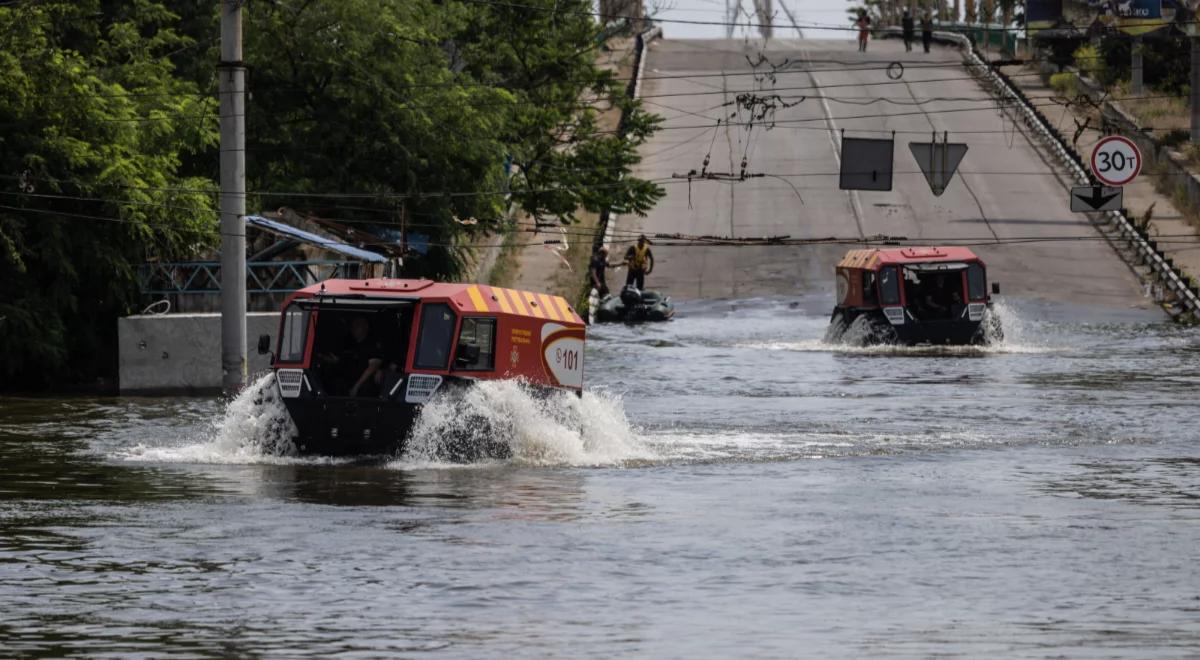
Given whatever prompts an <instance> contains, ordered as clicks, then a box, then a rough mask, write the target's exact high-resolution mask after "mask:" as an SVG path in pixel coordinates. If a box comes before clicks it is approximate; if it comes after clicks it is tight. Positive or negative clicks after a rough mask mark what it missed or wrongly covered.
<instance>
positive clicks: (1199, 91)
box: [1188, 26, 1200, 144]
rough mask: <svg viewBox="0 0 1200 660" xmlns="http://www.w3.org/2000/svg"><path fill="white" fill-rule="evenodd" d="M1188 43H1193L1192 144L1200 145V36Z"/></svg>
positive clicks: (1194, 37)
mask: <svg viewBox="0 0 1200 660" xmlns="http://www.w3.org/2000/svg"><path fill="white" fill-rule="evenodd" d="M1193 27H1194V26H1193ZM1188 41H1190V42H1192V93H1191V96H1192V98H1191V101H1192V144H1200V36H1193V37H1192V38H1191V39H1188Z"/></svg>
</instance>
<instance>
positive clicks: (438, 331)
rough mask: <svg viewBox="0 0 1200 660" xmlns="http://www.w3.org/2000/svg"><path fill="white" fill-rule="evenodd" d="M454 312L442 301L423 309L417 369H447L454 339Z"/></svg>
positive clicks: (418, 340)
mask: <svg viewBox="0 0 1200 660" xmlns="http://www.w3.org/2000/svg"><path fill="white" fill-rule="evenodd" d="M454 321H455V318H454V312H452V311H450V306H449V305H445V304H442V303H433V304H429V305H425V306H424V307H423V309H422V310H421V329H420V331H419V333H420V334H419V336H418V338H417V356H416V359H415V360H413V367H415V368H417V369H445V368H446V362H447V361H449V359H450V346H451V344H452V342H453V341H454Z"/></svg>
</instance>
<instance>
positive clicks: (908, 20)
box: [900, 7, 913, 53]
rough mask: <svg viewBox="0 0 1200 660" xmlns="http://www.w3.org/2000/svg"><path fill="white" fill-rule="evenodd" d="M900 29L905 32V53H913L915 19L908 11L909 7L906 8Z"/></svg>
mask: <svg viewBox="0 0 1200 660" xmlns="http://www.w3.org/2000/svg"><path fill="white" fill-rule="evenodd" d="M900 28H901V29H902V30H903V31H904V52H906V53H911V52H912V42H913V17H912V13H910V12H909V11H908V7H905V8H904V16H903V17H901V18H900Z"/></svg>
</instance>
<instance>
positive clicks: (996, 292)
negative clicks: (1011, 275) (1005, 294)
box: [992, 282, 1000, 296]
mask: <svg viewBox="0 0 1200 660" xmlns="http://www.w3.org/2000/svg"><path fill="white" fill-rule="evenodd" d="M992 295H994V296H998V295H1000V283H999V282H992Z"/></svg>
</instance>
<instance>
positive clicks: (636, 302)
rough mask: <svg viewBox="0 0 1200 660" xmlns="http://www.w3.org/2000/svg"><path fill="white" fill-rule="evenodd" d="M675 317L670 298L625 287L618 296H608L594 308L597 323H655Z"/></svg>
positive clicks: (673, 305) (654, 292)
mask: <svg viewBox="0 0 1200 660" xmlns="http://www.w3.org/2000/svg"><path fill="white" fill-rule="evenodd" d="M673 316H675V303H673V302H671V297H670V296H664V295H663V294H661V293H659V292H657V291H638V290H637V289H636V288H635V287H632V286H627V287H625V288H624V289H621V293H620V294H619V295H611V294H610V295H608V296H605V297H604V300H601V301H600V305H599V306H598V307H597V308H596V322H597V323H647V322H650V323H657V322H660V321H669V320H671V317H673Z"/></svg>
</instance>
